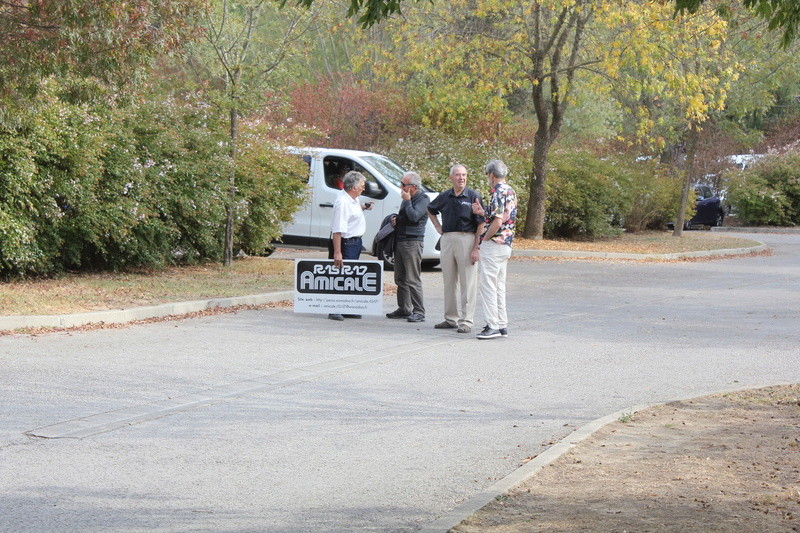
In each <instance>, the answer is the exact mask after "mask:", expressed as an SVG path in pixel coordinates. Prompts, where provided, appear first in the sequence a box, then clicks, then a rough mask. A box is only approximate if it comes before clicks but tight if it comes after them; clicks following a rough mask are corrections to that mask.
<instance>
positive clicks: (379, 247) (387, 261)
mask: <svg viewBox="0 0 800 533" xmlns="http://www.w3.org/2000/svg"><path fill="white" fill-rule="evenodd" d="M375 257H377V258H378V260H379V261H383V269H384V270H387V271H391V270H394V255H393V254H385V253H384V250H383V243H382V242H377V243H375Z"/></svg>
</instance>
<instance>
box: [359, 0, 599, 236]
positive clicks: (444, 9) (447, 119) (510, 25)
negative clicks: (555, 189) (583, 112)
mask: <svg viewBox="0 0 800 533" xmlns="http://www.w3.org/2000/svg"><path fill="white" fill-rule="evenodd" d="M595 5H596V2H590V1H589V0H543V1H538V2H527V1H522V0H478V1H463V0H462V1H457V2H448V3H447V4H444V3H436V4H434V5H429V4H425V5H418V6H415V7H414V8H411V9H407V10H406V11H405V13H404V17H403V18H402V19H400V18H396V19H392V20H390V21H388V23H387V25H386V27H384V28H383V31H384V32H385V34H386V35H387V36H389V37H390V38H391V39H393V41H392V42H391V46H390V47H389V48H386V49H385V51H383V57H382V60H381V61H380V63H376V62H372V63H370V67H371V68H372V69H374V70H375V72H377V73H378V74H380V75H381V76H385V77H386V78H387V79H390V80H392V81H395V82H398V83H404V84H408V85H410V86H411V87H412V88H414V87H416V88H417V89H418V90H422V91H426V92H427V99H428V101H429V102H433V103H434V105H430V106H429V107H430V109H431V110H432V111H429V113H428V119H429V121H430V122H431V123H432V124H433V125H434V126H442V125H446V124H447V123H451V124H456V125H458V124H459V123H460V121H474V120H478V119H477V118H476V117H478V116H481V115H482V116H483V117H486V116H492V115H494V116H495V118H499V117H500V116H501V115H502V114H503V113H505V112H506V103H505V100H504V98H503V96H504V95H507V94H509V93H510V92H512V91H515V90H518V89H520V88H522V89H524V90H526V91H528V92H529V95H530V99H531V102H532V107H533V112H534V115H535V120H536V122H537V124H538V128H537V131H536V134H535V136H534V138H533V139H532V141H533V142H532V144H533V151H532V156H531V175H532V179H531V180H530V182H529V183H530V184H529V188H530V191H529V198H530V199H529V205H528V210H527V216H526V220H525V224H524V227H523V230H522V234H523V236H525V237H529V238H539V239H540V238H542V235H543V231H544V217H545V185H546V180H547V169H548V166H547V158H548V155H549V152H550V149H551V147H552V146H553V143H554V142H555V141H556V139H557V138H558V136H559V134H560V133H561V128H562V126H563V123H564V117H565V115H566V112H567V109H568V107H569V105H570V103H571V99H570V98H571V94H572V92H573V90H574V87H575V76H576V73H577V72H578V70H579V69H581V68H584V67H587V66H588V65H591V64H593V63H595V59H594V58H593V57H592V55H591V54H590V53H589V52H588V51H587V50H586V49H585V42H586V35H587V30H588V25H589V23H590V21H591V20H592V17H593V13H594V10H595Z"/></svg>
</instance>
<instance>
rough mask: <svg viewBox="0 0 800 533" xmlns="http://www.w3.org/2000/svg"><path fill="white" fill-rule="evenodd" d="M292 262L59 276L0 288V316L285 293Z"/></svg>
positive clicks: (258, 260) (256, 261) (268, 260)
mask: <svg viewBox="0 0 800 533" xmlns="http://www.w3.org/2000/svg"><path fill="white" fill-rule="evenodd" d="M293 274H294V261H291V260H287V259H271V258H266V257H249V258H246V259H240V260H237V261H235V262H234V263H233V266H232V267H231V268H225V267H223V266H222V265H216V264H210V265H202V266H192V267H171V268H167V269H165V270H161V271H148V272H125V273H98V274H94V273H84V274H64V275H62V276H59V277H57V278H54V279H42V280H30V281H19V282H11V283H2V284H0V314H3V315H7V316H8V315H57V314H65V313H82V312H87V311H99V310H105V309H125V308H130V307H141V306H147V305H156V304H160V303H167V302H178V301H189V300H204V299H208V298H223V297H231V296H245V295H249V294H259V293H264V292H272V291H281V290H290V289H291V287H292V277H293Z"/></svg>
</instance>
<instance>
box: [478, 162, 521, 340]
mask: <svg viewBox="0 0 800 533" xmlns="http://www.w3.org/2000/svg"><path fill="white" fill-rule="evenodd" d="M485 170H486V178H487V179H488V181H489V186H490V187H491V190H492V193H491V198H490V200H489V205H488V206H486V207H484V206H482V205H480V204H478V203H475V204H473V206H472V210H473V212H474V213H475V214H476V215H482V216H483V217H484V219H485V224H486V231H485V232H484V233H483V236H482V237H481V243H480V248H481V260H480V266H479V274H478V292H479V293H480V295H481V301H482V302H483V315H484V318H486V327H484V328H483V331H481V332H480V333H478V335H477V337H478V338H479V339H494V338H497V337H506V336H508V316H507V313H506V267H507V266H508V258H509V257H511V244H512V242H513V241H514V227H515V225H516V222H517V194H516V193H515V192H514V189H513V188H512V187H511V186H510V185H509V184H508V183H506V179H507V178H508V166H506V164H505V163H503V162H502V161H500V160H499V159H493V160H492V161H489V162H488V163H486V169H485Z"/></svg>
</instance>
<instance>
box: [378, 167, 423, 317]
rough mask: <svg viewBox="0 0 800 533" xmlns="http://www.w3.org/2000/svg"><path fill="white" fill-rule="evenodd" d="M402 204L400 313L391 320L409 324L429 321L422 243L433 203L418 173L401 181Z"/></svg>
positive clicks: (397, 273)
mask: <svg viewBox="0 0 800 533" xmlns="http://www.w3.org/2000/svg"><path fill="white" fill-rule="evenodd" d="M400 197H401V198H402V200H403V201H402V203H401V204H400V210H399V212H398V213H397V216H395V217H392V225H393V226H394V235H395V237H394V239H395V241H394V282H395V283H396V284H397V309H396V310H395V311H392V312H391V313H387V314H386V317H387V318H405V319H406V320H408V321H409V322H424V321H425V306H424V304H423V303H422V277H421V270H422V243H423V240H424V239H425V224H427V222H428V217H427V216H426V215H427V214H428V209H427V208H428V204H429V203H430V201H431V199H430V198H428V195H427V194H425V192H424V191H423V190H422V180H421V179H420V177H419V174H417V173H416V172H406V173H405V174H403V179H402V181H401V188H400Z"/></svg>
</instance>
